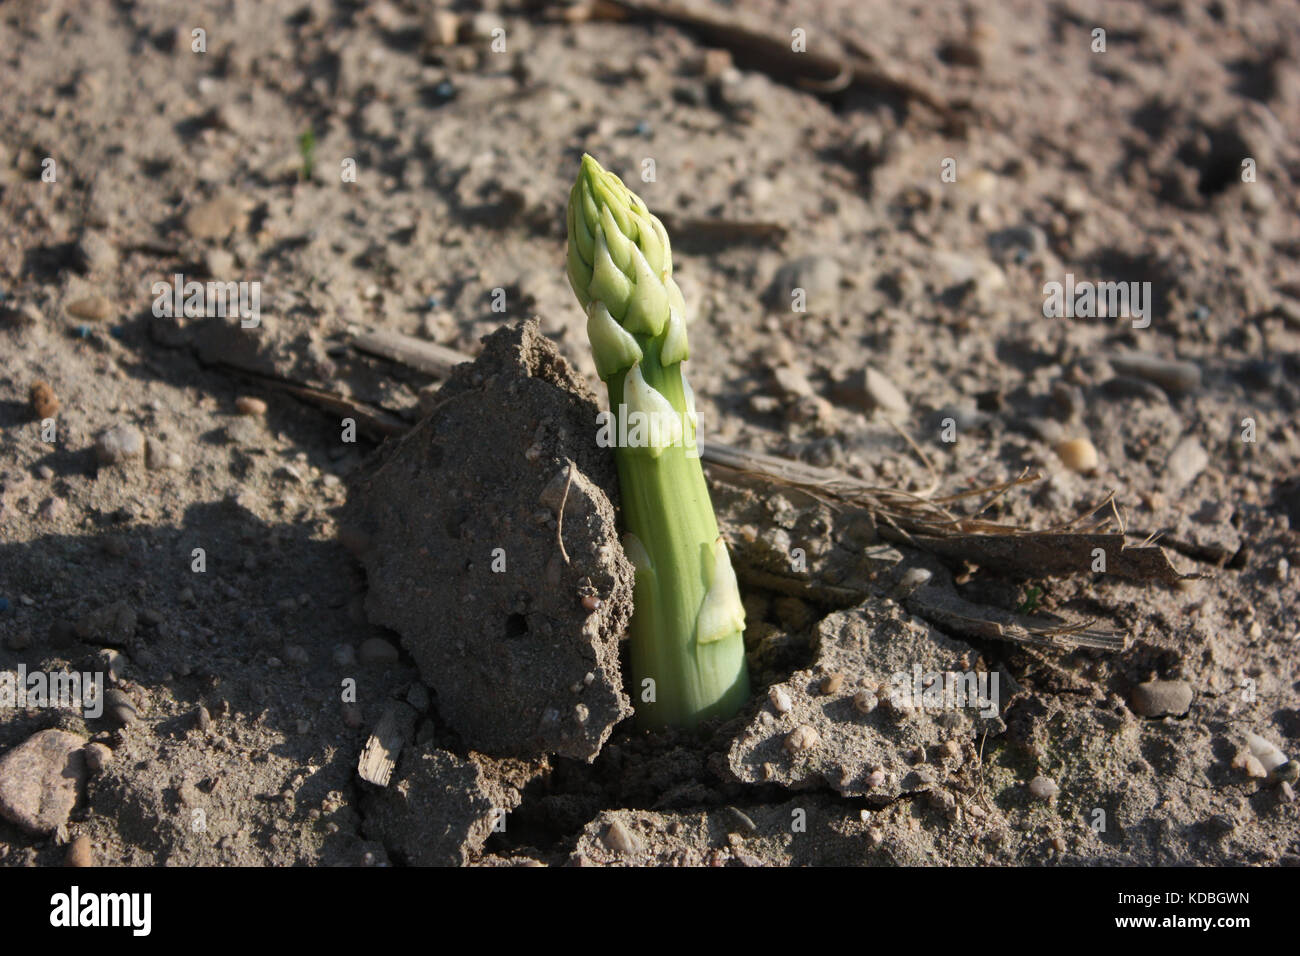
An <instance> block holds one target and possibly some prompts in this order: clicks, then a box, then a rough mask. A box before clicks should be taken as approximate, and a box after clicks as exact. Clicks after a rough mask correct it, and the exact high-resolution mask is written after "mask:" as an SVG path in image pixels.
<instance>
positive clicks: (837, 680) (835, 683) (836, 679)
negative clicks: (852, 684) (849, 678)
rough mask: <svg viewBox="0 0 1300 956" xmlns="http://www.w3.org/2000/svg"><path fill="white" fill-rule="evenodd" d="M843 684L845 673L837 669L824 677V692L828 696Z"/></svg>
mask: <svg viewBox="0 0 1300 956" xmlns="http://www.w3.org/2000/svg"><path fill="white" fill-rule="evenodd" d="M843 686H844V675H843V674H841V673H840V672H839V671H836V672H835V673H834V674H828V675H827V676H826V677H824V678H822V693H823V694H825V695H826V696H828V697H829V696H830V695H831V694H834V693H836V692H837V691H838V690H839V689H840V688H841V687H843Z"/></svg>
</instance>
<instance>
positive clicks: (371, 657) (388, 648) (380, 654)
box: [359, 637, 397, 664]
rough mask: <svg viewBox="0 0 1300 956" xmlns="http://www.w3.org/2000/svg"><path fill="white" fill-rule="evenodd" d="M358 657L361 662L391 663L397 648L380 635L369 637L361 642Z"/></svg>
mask: <svg viewBox="0 0 1300 956" xmlns="http://www.w3.org/2000/svg"><path fill="white" fill-rule="evenodd" d="M359 657H360V659H361V663H363V664H393V663H396V661H397V648H395V647H394V646H393V645H392V644H390V643H389V642H388V641H386V640H384V639H383V638H382V637H371V638H368V639H367V640H365V641H363V642H362V644H361V650H360V652H359Z"/></svg>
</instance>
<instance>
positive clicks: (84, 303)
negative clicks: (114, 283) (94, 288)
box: [68, 295, 113, 322]
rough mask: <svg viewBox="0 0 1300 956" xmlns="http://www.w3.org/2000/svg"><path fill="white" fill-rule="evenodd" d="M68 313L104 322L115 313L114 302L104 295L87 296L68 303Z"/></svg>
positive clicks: (90, 320) (76, 316) (92, 320)
mask: <svg viewBox="0 0 1300 956" xmlns="http://www.w3.org/2000/svg"><path fill="white" fill-rule="evenodd" d="M68 314H69V315H71V316H72V317H74V318H77V319H85V320H86V321H88V322H103V321H105V320H107V319H108V318H109V316H111V315H112V314H113V303H111V302H109V301H108V299H106V298H104V297H103V296H102V295H92V296H87V297H86V298H84V299H77V300H76V301H74V302H69V303H68Z"/></svg>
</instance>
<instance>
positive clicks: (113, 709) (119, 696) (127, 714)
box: [104, 688, 140, 727]
mask: <svg viewBox="0 0 1300 956" xmlns="http://www.w3.org/2000/svg"><path fill="white" fill-rule="evenodd" d="M104 716H106V717H107V718H108V719H109V720H110V721H112V722H113V723H115V724H117V725H118V726H119V727H129V726H131V725H132V724H134V723H135V722H136V720H137V719H138V718H139V716H140V712H139V711H138V710H136V707H135V703H134V702H132V700H131V698H130V697H128V696H127V694H126V693H125V692H124V691H120V690H117V689H116V688H115V689H113V690H109V691H105V692H104Z"/></svg>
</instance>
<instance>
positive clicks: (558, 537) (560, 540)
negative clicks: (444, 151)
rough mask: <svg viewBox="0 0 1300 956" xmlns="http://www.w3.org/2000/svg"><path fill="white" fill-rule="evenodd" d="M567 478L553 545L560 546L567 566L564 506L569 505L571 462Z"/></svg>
mask: <svg viewBox="0 0 1300 956" xmlns="http://www.w3.org/2000/svg"><path fill="white" fill-rule="evenodd" d="M567 475H568V476H567V477H566V478H565V479H564V494H563V495H562V496H561V497H560V514H559V516H558V517H557V518H556V519H555V543H556V544H558V545H559V546H560V555H561V556H562V557H563V558H564V563H565V564H569V563H571V562H570V561H569V552H567V551H565V550H564V506H565V505H567V504H568V503H569V486H570V485H572V484H573V462H572V461H570V462H569V470H568V473H567Z"/></svg>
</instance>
